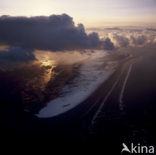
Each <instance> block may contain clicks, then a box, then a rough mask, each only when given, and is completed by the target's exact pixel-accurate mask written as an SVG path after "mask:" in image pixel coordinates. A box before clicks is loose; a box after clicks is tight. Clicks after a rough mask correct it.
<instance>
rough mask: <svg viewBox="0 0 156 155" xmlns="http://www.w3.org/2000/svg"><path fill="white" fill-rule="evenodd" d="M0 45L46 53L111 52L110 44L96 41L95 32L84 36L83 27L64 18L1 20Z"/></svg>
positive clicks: (57, 16)
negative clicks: (72, 51)
mask: <svg viewBox="0 0 156 155" xmlns="http://www.w3.org/2000/svg"><path fill="white" fill-rule="evenodd" d="M0 43H1V44H7V45H10V46H25V47H27V48H30V49H39V50H50V51H61V50H62V51H63V50H79V49H101V48H103V49H107V50H110V49H113V45H112V44H111V41H110V40H108V39H107V38H106V40H100V39H99V35H98V34H97V33H95V32H93V33H91V34H89V35H88V34H86V32H85V29H84V26H83V25H82V24H79V25H78V26H75V24H74V22H73V19H72V18H71V17H70V16H68V15H67V14H62V15H51V16H36V17H30V18H28V17H11V16H1V17H0ZM107 43H108V44H107ZM109 45H110V47H109Z"/></svg>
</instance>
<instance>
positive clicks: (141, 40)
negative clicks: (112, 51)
mask: <svg viewBox="0 0 156 155" xmlns="http://www.w3.org/2000/svg"><path fill="white" fill-rule="evenodd" d="M130 39H131V41H132V44H134V45H143V44H145V43H146V42H147V37H146V36H145V35H139V36H136V37H134V36H132V35H131V36H130Z"/></svg>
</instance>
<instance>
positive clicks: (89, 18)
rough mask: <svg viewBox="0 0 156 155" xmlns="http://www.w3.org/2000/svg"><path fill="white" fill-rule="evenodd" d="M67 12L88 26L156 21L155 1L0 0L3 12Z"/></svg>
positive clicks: (22, 13)
mask: <svg viewBox="0 0 156 155" xmlns="http://www.w3.org/2000/svg"><path fill="white" fill-rule="evenodd" d="M62 13H67V14H69V15H70V16H72V17H73V18H74V21H75V22H76V23H83V24H84V25H85V26H86V27H104V26H108V25H109V26H111V25H113V26H115V25H138V24H139V25H142V24H147V25H151V24H155V23H156V0H11V1H10V0H0V15H11V16H38V15H46V16H47V15H51V14H62Z"/></svg>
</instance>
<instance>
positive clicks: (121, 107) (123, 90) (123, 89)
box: [119, 64, 133, 110]
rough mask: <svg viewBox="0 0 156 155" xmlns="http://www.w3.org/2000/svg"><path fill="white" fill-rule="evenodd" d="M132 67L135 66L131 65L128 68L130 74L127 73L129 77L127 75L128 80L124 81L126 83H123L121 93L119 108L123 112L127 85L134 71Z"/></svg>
mask: <svg viewBox="0 0 156 155" xmlns="http://www.w3.org/2000/svg"><path fill="white" fill-rule="evenodd" d="M132 66H133V64H131V65H130V66H129V68H128V72H127V75H126V78H125V80H124V83H123V86H122V89H121V92H120V95H119V107H120V110H123V95H124V92H125V89H126V84H127V82H128V78H129V76H130V73H131V71H132Z"/></svg>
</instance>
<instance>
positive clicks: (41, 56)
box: [35, 51, 57, 86]
mask: <svg viewBox="0 0 156 155" xmlns="http://www.w3.org/2000/svg"><path fill="white" fill-rule="evenodd" d="M35 57H36V58H37V60H38V62H39V63H40V65H41V67H46V72H45V74H44V77H43V80H44V85H45V86H46V84H47V83H48V82H49V81H50V79H51V78H52V77H53V76H54V73H53V68H55V67H56V66H57V62H56V61H55V60H53V59H52V56H51V52H50V53H49V52H43V51H42V52H41V51H36V52H35Z"/></svg>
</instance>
